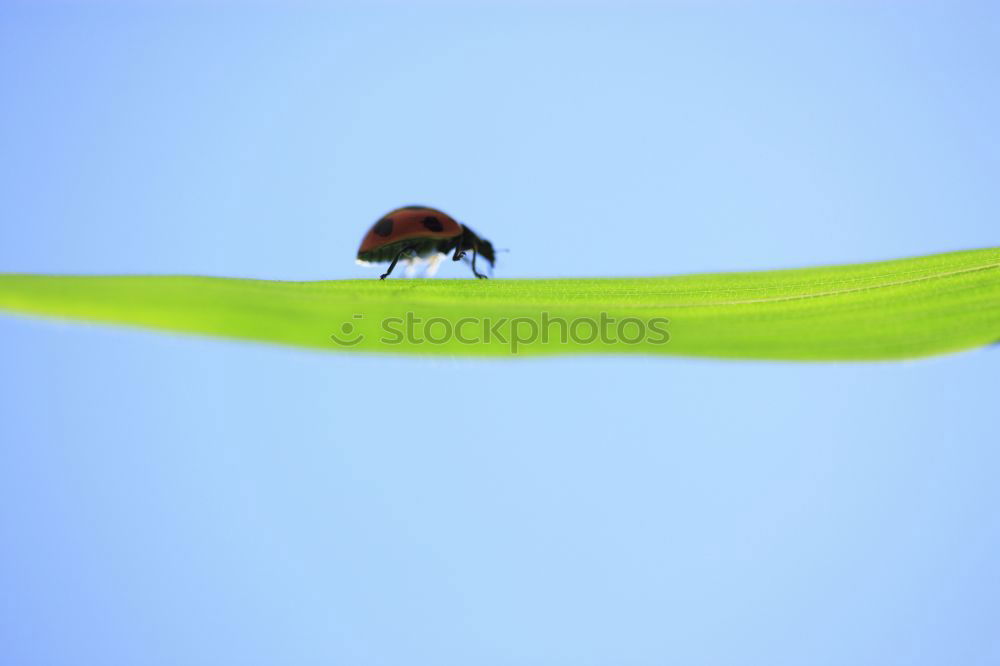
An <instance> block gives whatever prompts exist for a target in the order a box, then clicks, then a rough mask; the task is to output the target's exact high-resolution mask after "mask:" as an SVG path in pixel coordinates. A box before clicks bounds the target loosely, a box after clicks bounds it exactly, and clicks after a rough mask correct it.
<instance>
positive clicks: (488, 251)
mask: <svg viewBox="0 0 1000 666" xmlns="http://www.w3.org/2000/svg"><path fill="white" fill-rule="evenodd" d="M478 249H479V256H481V257H482V258H483V259H485V260H486V261H488V262H490V266H492V265H493V264H495V263H496V260H497V254H496V250H494V249H493V243H491V242H489V241H488V240H486V239H485V238H480V239H479V248H478Z"/></svg>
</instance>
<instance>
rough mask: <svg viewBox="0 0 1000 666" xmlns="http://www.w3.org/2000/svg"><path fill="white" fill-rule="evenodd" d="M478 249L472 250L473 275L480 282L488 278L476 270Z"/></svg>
mask: <svg viewBox="0 0 1000 666" xmlns="http://www.w3.org/2000/svg"><path fill="white" fill-rule="evenodd" d="M476 256H477V253H476V248H472V274H473V275H475V276H476V277H477V278H479V279H480V280H485V279H486V276H485V275H483V274H482V273H480V272H479V271H477V270H476Z"/></svg>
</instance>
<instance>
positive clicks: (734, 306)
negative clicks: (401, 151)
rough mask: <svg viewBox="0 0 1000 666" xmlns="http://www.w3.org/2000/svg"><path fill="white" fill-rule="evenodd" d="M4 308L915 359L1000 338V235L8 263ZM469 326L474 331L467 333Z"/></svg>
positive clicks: (422, 342)
mask: <svg viewBox="0 0 1000 666" xmlns="http://www.w3.org/2000/svg"><path fill="white" fill-rule="evenodd" d="M0 309H3V310H7V311H10V312H15V313H23V314H33V315H48V316H56V317H66V318H74V319H83V320H91V321H97V322H108V323H114V324H125V325H134V326H141V327H145V328H152V329H159V330H164V331H179V332H186V333H200V334H208V335H217V336H224V337H229V338H238V339H243V340H257V341H262V342H272V343H280V344H286V345H296V346H301V347H311V348H317V349H326V350H331V351H350V352H390V353H404V354H439V355H451V356H456V355H458V356H494V357H510V356H515V355H516V356H532V355H552V354H570V353H574V354H581V353H582V354H596V353H611V354H675V355H688V356H709V357H719V358H748V359H749V358H755V359H796V360H835V359H840V360H874V359H901V358H912V357H920V356H928V355H932V354H940V353H945V352H953V351H958V350H963V349H970V348H973V347H977V346H981V345H985V344H988V343H991V342H994V341H996V340H998V339H1000V248H988V249H982V250H970V251H965V252H952V253H948V254H939V255H933V256H928V257H917V258H911V259H899V260H895V261H885V262H877V263H867V264H854V265H844V266H825V267H819V268H806V269H795V270H780V271H765V272H752V273H718V274H704V275H681V276H672V277H652V278H579V279H578V278H569V279H544V280H528V279H525V280H505V279H497V280H399V279H389V280H386V281H384V282H380V281H378V280H376V279H368V280H337V281H324V282H278V281H267V280H246V279H231V278H211V277H186V276H53V275H24V274H7V275H0ZM408 313H410V314H408ZM408 316H409V317H411V318H412V320H413V323H412V324H411V325H410V331H411V332H412V335H410V334H408V333H407V325H406V321H407V317H408ZM463 319H464V323H461V321H462V320H463ZM663 319H667V320H669V323H668V324H667V323H661V324H659V325H658V326H659V328H658V329H657V330H661V331H666V332H668V334H669V339H668V340H667V341H664V339H665V338H667V335H659V334H657V335H655V336H654V335H653V334H652V333H651V331H652V329H654V328H656V327H657V324H656V323H655V322H656V321H662V320H663ZM609 320H610V323H609ZM623 320H626V321H625V322H624V323H622V322H623ZM588 322H589V323H588ZM460 323H461V327H460V330H459V332H460V333H461V337H462V338H463V339H464V341H463V340H460V339H457V338H456V336H455V335H454V333H455V330H456V327H457V326H458V325H459V324H460ZM602 327H603V331H602V330H601V329H602ZM490 328H491V329H492V330H487V329H490ZM449 330H450V331H451V336H450V337H448V336H447V334H448V332H449ZM533 330H534V336H533V337H532V335H531V334H532V331H533ZM543 331H544V332H545V334H546V339H545V340H543V338H542V333H543ZM593 332H596V333H597V339H595V340H593V341H590V340H589V338H590V337H591V334H592V333H593ZM609 333H610V335H608V334H609ZM331 335H336V336H338V337H339V340H340V342H338V341H337V340H335V339H333V338H332V337H331ZM640 335H644V336H645V337H641V339H640V340H639V341H638V342H634V343H633V342H632V341H634V340H635V339H636V338H637V337H639V336H640ZM359 337H360V340H358V342H356V343H354V344H348V343H350V342H352V341H353V340H357V339H358V338H359ZM428 337H429V338H431V339H432V340H433V341H431V340H428V339H427V338H428ZM487 337H488V338H489V339H485V338H487ZM623 337H624V338H625V339H626V340H623V339H622V338H623ZM400 338H401V339H400ZM445 338H447V339H445ZM515 338H516V339H517V340H518V342H515V341H514V339H515ZM525 338H531V339H525Z"/></svg>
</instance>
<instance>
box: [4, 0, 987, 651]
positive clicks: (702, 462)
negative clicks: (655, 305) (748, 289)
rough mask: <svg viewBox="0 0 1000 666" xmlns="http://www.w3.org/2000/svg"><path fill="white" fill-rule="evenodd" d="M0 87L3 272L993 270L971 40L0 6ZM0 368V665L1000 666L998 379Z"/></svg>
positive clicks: (251, 8) (624, 22)
mask: <svg viewBox="0 0 1000 666" xmlns="http://www.w3.org/2000/svg"><path fill="white" fill-rule="evenodd" d="M0 53H2V57H0V90H2V91H3V98H2V106H0V271H5V272H19V271H24V272H56V273H179V274H188V273H190V274H207V275H225V276H245V277H256V278H275V279H290V280H298V279H328V278H329V279H332V278H350V277H371V278H372V279H374V278H375V276H376V275H377V271H375V270H374V269H367V270H366V269H363V268H360V267H357V266H355V265H354V263H353V255H354V252H355V251H356V247H357V244H358V242H359V240H360V238H361V236H362V235H363V233H364V232H365V231H366V229H367V227H368V226H369V225H370V224H371V223H372V222H373V221H374V220H375V219H376V218H377V217H379V216H380V215H381V214H382V213H383V212H385V211H387V210H389V209H391V208H393V207H395V206H398V205H402V204H407V203H414V202H420V203H428V204H432V205H435V206H439V207H441V208H444V209H445V210H447V211H449V212H451V213H453V214H454V215H455V216H456V217H458V218H459V219H461V220H463V221H464V222H466V223H468V224H469V225H470V226H472V227H473V228H474V229H476V230H477V231H479V232H481V233H482V234H483V235H484V236H486V237H488V238H490V239H491V240H493V241H494V242H495V243H496V244H497V245H498V246H499V247H509V248H511V250H512V251H511V252H510V253H509V254H505V255H502V257H501V261H500V263H499V265H498V267H497V275H498V277H530V276H587V275H655V274H670V273H684V272H695V271H714V270H742V269H768V268H779V267H792V266H808V265H815V264H823V263H846V262H852V261H865V260H879V259H890V258H894V257H901V256H907V255H917V254H929V253H934V252H940V251H948V250H957V249H966V248H973V247H983V246H995V245H997V244H998V239H997V229H998V226H997V220H998V218H1000V190H998V188H997V185H996V183H997V173H998V167H1000V129H998V127H1000V126H998V123H997V118H1000V9H998V7H997V5H996V4H995V3H991V2H981V3H975V2H954V1H951V2H915V3H910V2H906V3H904V2H882V3H879V2H871V3H868V2H803V3H778V2H774V3H760V2H715V3H710V4H707V5H701V6H699V5H697V4H694V3H664V4H660V5H645V6H641V5H629V4H619V3H614V4H611V3H608V4H600V3H591V4H589V5H586V6H583V5H573V4H570V3H555V4H548V5H545V4H540V3H538V4H536V3H519V4H509V5H501V4H489V5H473V4H456V3H453V4H451V5H444V4H439V5H420V4H418V3H407V4H405V5H404V4H401V3H400V4H395V5H393V4H383V5H378V6H375V5H369V6H368V7H367V8H365V7H363V6H360V5H356V6H353V7H347V6H342V5H324V6H321V5H315V4H309V3H296V4H285V5H280V6H279V5H277V4H266V3H257V4H253V5H245V6H244V5H240V6H236V5H235V4H227V3H211V4H195V3H152V2H150V3H129V4H127V3H118V2H106V3H84V2H76V3H67V4H56V3H11V2H6V3H3V4H2V5H0ZM466 270H467V269H465V268H464V267H461V266H453V265H445V266H444V267H443V269H442V272H441V275H442V276H443V277H465V271H466ZM0 342H2V345H3V350H4V351H3V353H2V356H0V401H2V402H0V410H2V411H0V416H2V418H0V441H2V445H0V651H2V657H3V661H4V662H5V663H11V664H81V663H100V664H135V663H142V664H178V663H183V664H217V663H234V664H287V663H294V664H320V663H322V664H331V663H336V664H424V663H426V664H469V663H478V664H567V665H568V664H573V665H580V664H665V663H685V664H748V663H760V664H769V665H778V664H803V663H808V664H838V665H840V664H879V665H880V666H884V665H887V664H908V665H910V664H942V663H955V664H968V665H974V664H996V663H1000V633H998V632H997V631H996V627H997V621H998V618H1000V594H998V592H1000V560H998V558H997V557H996V553H997V552H998V551H1000V518H998V517H997V516H998V511H997V509H998V506H1000V486H998V485H997V482H996V470H997V469H998V466H1000V450H998V448H997V443H998V435H997V419H996V414H997V411H996V410H997V389H998V377H1000V372H998V370H1000V350H998V348H996V347H994V348H990V349H986V350H981V351H976V352H971V353H966V354H961V355H957V356H953V357H945V358H939V359H933V360H926V361H917V362H907V363H873V364H790V363H759V362H742V363H741V362H716V361H705V360H685V359H662V358H655V359H637V358H628V359H624V358H623V359H615V358H595V359H589V358H566V359H553V360H532V361H529V360H519V361H516V362H489V361H479V362H475V361H465V360H462V361H459V360H427V359H404V358H372V357H367V356H361V357H355V356H352V355H350V354H343V355H338V354H320V353H314V352H308V351H301V350H290V349H283V348H277V347H268V346H258V345H253V344H244V343H234V342H227V341H219V340H210V339H200V338H192V337H174V336H169V335H162V334H153V333H147V332H137V331H130V330H118V329H114V328H109V327H103V326H96V325H81V324H72V325H71V324H63V323H54V322H50V321H41V320H33V319H27V318H19V317H9V316H5V317H2V318H0Z"/></svg>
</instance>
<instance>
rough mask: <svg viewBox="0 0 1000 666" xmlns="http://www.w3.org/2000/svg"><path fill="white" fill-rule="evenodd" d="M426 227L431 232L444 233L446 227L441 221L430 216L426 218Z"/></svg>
mask: <svg viewBox="0 0 1000 666" xmlns="http://www.w3.org/2000/svg"><path fill="white" fill-rule="evenodd" d="M424 226H425V227H427V228H428V229H430V230H431V231H443V230H444V225H443V224H441V220H439V219H437V218H436V217H434V216H433V215H428V216H427V217H425V218H424Z"/></svg>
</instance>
